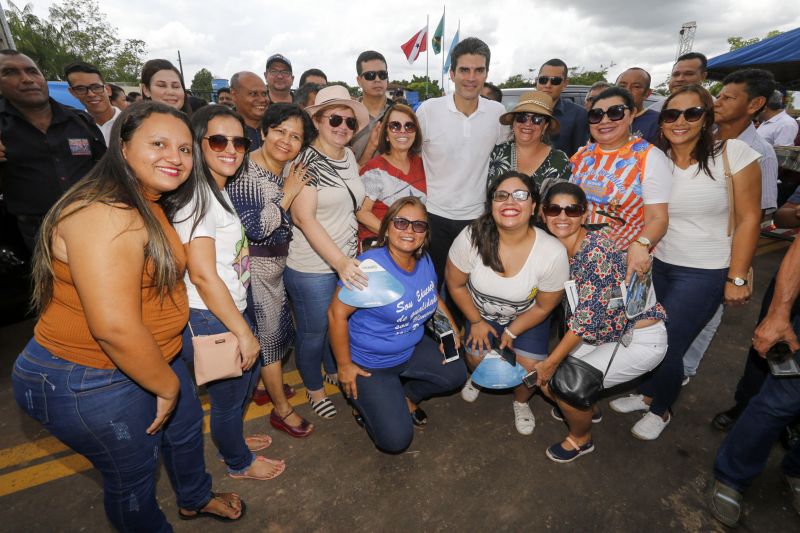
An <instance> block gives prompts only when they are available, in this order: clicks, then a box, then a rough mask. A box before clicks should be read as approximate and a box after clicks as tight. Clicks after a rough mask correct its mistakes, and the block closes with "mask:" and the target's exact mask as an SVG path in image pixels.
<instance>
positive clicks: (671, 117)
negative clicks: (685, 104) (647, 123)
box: [658, 107, 706, 124]
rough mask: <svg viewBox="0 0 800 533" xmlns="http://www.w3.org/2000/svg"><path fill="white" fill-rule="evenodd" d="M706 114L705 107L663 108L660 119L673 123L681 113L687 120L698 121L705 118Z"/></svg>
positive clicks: (660, 120)
mask: <svg viewBox="0 0 800 533" xmlns="http://www.w3.org/2000/svg"><path fill="white" fill-rule="evenodd" d="M705 114H706V110H705V108H704V107H689V108H687V109H662V110H661V114H660V115H659V116H658V121H659V122H666V123H667V124H671V123H673V122H675V121H676V120H678V118H680V116H681V115H683V116H684V118H686V121H687V122H697V121H698V120H700V119H701V118H703V115H705Z"/></svg>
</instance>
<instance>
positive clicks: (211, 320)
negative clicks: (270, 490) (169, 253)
mask: <svg viewBox="0 0 800 533" xmlns="http://www.w3.org/2000/svg"><path fill="white" fill-rule="evenodd" d="M192 127H193V129H194V138H195V143H196V144H195V150H194V159H195V163H194V171H195V173H196V174H197V175H198V178H199V180H200V181H201V185H200V186H199V187H198V189H197V190H196V191H195V196H194V197H193V198H192V200H191V202H189V203H188V204H187V205H186V206H184V207H183V209H181V210H180V211H179V212H178V213H177V214H176V215H175V217H174V219H173V224H174V226H175V230H176V231H177V232H178V236H179V237H180V239H181V242H182V243H183V247H184V249H185V250H186V259H187V273H186V279H185V283H186V289H187V291H188V293H189V324H188V326H187V328H186V329H185V330H184V332H183V352H182V354H181V355H182V357H183V358H184V359H185V360H186V362H187V363H188V364H190V365H191V364H194V349H193V346H192V337H194V336H195V335H216V334H218V333H225V332H228V331H230V332H231V333H233V334H234V335H235V336H236V339H237V341H238V346H239V352H240V353H241V357H242V362H241V364H242V375H241V376H240V377H235V378H228V379H221V380H216V381H212V382H209V383H208V384H206V389H207V390H208V395H209V397H210V398H211V437H212V439H213V440H214V443H215V444H216V445H217V447H218V448H219V452H220V455H221V456H222V459H223V460H224V461H225V464H226V465H227V467H228V474H229V475H230V476H231V477H232V478H234V479H244V478H247V479H259V480H265V479H272V478H274V477H276V476H278V475H280V474H281V473H282V472H283V470H284V468H285V464H284V463H283V461H274V460H271V459H267V458H265V457H262V456H257V455H256V454H255V452H257V451H259V450H263V449H264V448H266V447H267V446H269V445H270V444H271V442H272V439H271V438H270V437H269V435H252V436H250V437H248V438H245V437H244V436H243V431H244V427H243V423H244V421H243V416H244V407H245V406H246V405H247V403H249V401H250V395H251V394H252V392H253V387H254V386H255V382H256V380H257V379H258V369H259V368H260V367H261V365H260V364H259V363H260V361H258V352H259V350H260V348H259V344H258V339H256V337H255V335H253V330H252V327H251V323H250V320H249V318H248V317H247V314H246V309H247V286H248V285H249V283H250V257H249V255H250V252H249V247H248V243H247V237H246V236H245V234H244V228H243V227H242V222H241V221H240V220H239V217H238V216H237V215H236V212H235V211H234V209H233V207H231V199H230V197H229V196H228V193H227V192H226V191H225V184H226V183H227V182H228V180H230V179H236V178H237V176H239V174H240V173H241V170H242V163H243V162H244V161H245V159H246V154H247V149H248V148H249V147H250V139H248V138H247V137H245V134H244V120H243V119H242V118H241V116H239V114H238V113H236V112H235V111H233V110H232V109H230V108H228V107H226V106H216V105H215V106H206V107H204V108H203V109H200V110H198V111H197V113H195V114H194V116H193V117H192Z"/></svg>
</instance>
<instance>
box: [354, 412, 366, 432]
mask: <svg viewBox="0 0 800 533" xmlns="http://www.w3.org/2000/svg"><path fill="white" fill-rule="evenodd" d="M353 420H355V421H356V424H358V426H359V427H362V428H363V427H364V426H366V423H365V422H364V417H363V416H361V413H359V412H358V410H357V409H355V408H354V409H353Z"/></svg>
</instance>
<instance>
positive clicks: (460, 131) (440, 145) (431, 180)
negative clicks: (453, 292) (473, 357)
mask: <svg viewBox="0 0 800 533" xmlns="http://www.w3.org/2000/svg"><path fill="white" fill-rule="evenodd" d="M490 59H491V51H490V50H489V47H488V46H487V45H486V43H484V42H483V41H481V40H480V39H477V38H475V37H469V38H467V39H464V40H463V41H461V42H460V43H458V44H457V45H456V46H455V48H453V52H452V53H451V63H450V79H451V80H452V81H453V83H454V84H455V91H454V92H453V94H450V95H446V96H440V97H439V98H431V99H429V100H426V101H424V102H423V103H422V105H420V106H419V109H418V110H417V118H418V119H419V124H420V130H421V131H422V139H423V141H422V161H423V164H424V166H425V175H426V180H427V189H428V191H427V192H428V201H427V207H428V223H429V224H430V228H431V246H430V248H429V249H430V254H431V259H432V261H433V265H434V267H435V268H436V276H437V277H438V283H439V287H441V285H442V283H443V281H444V267H445V263H446V262H447V253H448V251H449V250H450V245H451V244H453V240H454V239H455V238H456V236H458V234H459V233H460V232H461V230H462V229H464V228H465V227H466V226H467V225H469V223H470V222H472V221H473V220H474V219H476V218H478V217H479V216H481V214H483V206H484V203H485V201H486V176H487V174H488V171H489V154H491V153H492V149H493V148H494V146H495V145H496V144H498V143H501V142H504V141H506V140H508V134H509V131H508V128H507V127H506V126H503V125H501V124H500V120H499V119H500V115H502V114H503V113H505V110H506V109H505V107H503V104H500V103H498V102H494V101H492V100H488V99H486V98H481V89H482V88H483V83H484V82H485V81H486V76H487V75H488V73H489V60H490Z"/></svg>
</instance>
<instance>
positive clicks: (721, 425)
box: [711, 406, 742, 432]
mask: <svg viewBox="0 0 800 533" xmlns="http://www.w3.org/2000/svg"><path fill="white" fill-rule="evenodd" d="M741 414H742V411H741V410H740V409H739V408H738V407H737V406H734V407H731V408H730V409H728V410H727V411H723V412H721V413H717V415H716V416H714V418H713V419H711V425H712V426H714V428H716V429H718V430H720V431H725V432H728V431H730V430H731V428H732V427H733V425H734V424H735V423H736V420H737V419H738V418H739V415H741Z"/></svg>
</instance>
